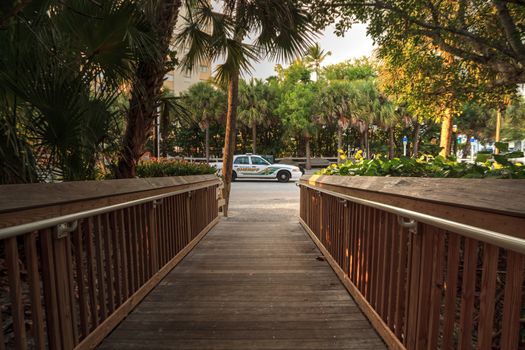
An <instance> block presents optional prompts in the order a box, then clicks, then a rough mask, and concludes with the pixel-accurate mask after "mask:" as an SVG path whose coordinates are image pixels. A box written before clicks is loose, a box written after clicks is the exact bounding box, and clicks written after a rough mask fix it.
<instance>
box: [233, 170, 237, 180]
mask: <svg viewBox="0 0 525 350" xmlns="http://www.w3.org/2000/svg"><path fill="white" fill-rule="evenodd" d="M235 180H237V173H236V172H235V171H233V172H232V181H235Z"/></svg>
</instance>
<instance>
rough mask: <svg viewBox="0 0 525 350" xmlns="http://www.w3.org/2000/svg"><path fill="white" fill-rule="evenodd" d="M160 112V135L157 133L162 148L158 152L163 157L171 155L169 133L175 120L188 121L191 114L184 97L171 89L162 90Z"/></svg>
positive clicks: (179, 121) (178, 121) (177, 121)
mask: <svg viewBox="0 0 525 350" xmlns="http://www.w3.org/2000/svg"><path fill="white" fill-rule="evenodd" d="M159 114H160V115H159V117H160V118H159V121H160V128H159V129H160V135H157V137H158V136H160V138H161V142H159V146H160V150H159V152H158V153H159V154H160V155H161V156H163V157H167V156H168V155H169V154H168V141H169V133H170V130H172V129H173V124H174V122H176V123H179V124H181V123H188V122H189V121H190V120H191V116H190V113H189V112H188V110H187V109H186V106H184V105H183V103H182V98H181V97H180V96H174V95H173V94H172V93H171V92H170V91H169V90H162V93H161V97H160V99H159Z"/></svg>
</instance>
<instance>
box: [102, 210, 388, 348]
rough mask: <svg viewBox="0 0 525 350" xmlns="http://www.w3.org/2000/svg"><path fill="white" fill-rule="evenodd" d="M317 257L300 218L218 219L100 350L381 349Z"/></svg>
mask: <svg viewBox="0 0 525 350" xmlns="http://www.w3.org/2000/svg"><path fill="white" fill-rule="evenodd" d="M260 217H264V213H261V216H260ZM260 217H259V218H260ZM320 256H321V253H320V252H319V250H318V249H317V247H316V246H315V245H314V243H313V242H312V241H311V240H310V238H309V237H308V235H307V234H306V233H305V232H304V230H303V229H302V228H301V227H300V226H299V224H298V223H297V218H294V217H291V218H289V219H288V220H286V221H282V220H281V221H277V222H271V221H268V222H261V221H259V222H257V223H255V224H254V223H251V222H246V218H245V217H244V218H243V219H242V220H235V218H229V219H223V220H222V221H221V222H220V223H219V224H218V225H217V226H216V227H215V228H214V229H213V230H212V231H210V232H209V233H208V235H207V236H206V237H205V238H204V239H203V240H202V241H201V242H200V243H199V244H198V245H197V246H196V248H195V249H194V250H193V251H192V252H191V253H189V254H188V256H187V257H186V258H185V259H184V260H183V261H182V262H181V263H180V264H179V265H178V266H177V267H176V268H175V269H174V270H173V271H172V272H171V273H170V274H169V275H168V276H167V277H166V278H165V279H164V280H163V281H162V282H161V283H160V284H159V285H158V286H157V287H156V288H155V289H154V290H153V291H152V292H151V293H150V294H149V295H148V296H147V297H146V298H145V299H144V301H143V302H142V303H141V304H140V305H139V306H138V307H137V308H136V309H135V310H134V311H133V312H132V313H131V314H130V315H129V316H128V317H127V318H126V319H125V320H124V321H123V322H122V323H121V324H120V325H119V326H118V327H117V328H116V329H115V330H114V331H113V332H112V333H111V334H110V335H109V336H108V337H107V338H106V339H105V340H104V342H103V343H102V344H101V345H100V349H130V350H131V349H200V350H205V349H224V350H234V349H385V348H386V347H385V345H384V344H383V342H382V341H381V339H380V337H379V336H378V335H377V333H376V332H375V331H374V330H373V328H372V326H371V325H370V323H369V322H368V321H367V319H366V318H365V317H364V316H363V314H362V313H361V311H360V310H359V308H358V307H357V306H356V304H355V303H354V301H353V300H352V298H351V297H350V296H349V294H348V292H347V291H346V289H345V288H344V287H343V285H342V284H341V283H340V281H339V279H338V278H337V277H336V275H335V274H334V272H333V271H332V269H331V268H330V267H329V265H328V263H327V262H325V261H324V259H322V258H321V257H320Z"/></svg>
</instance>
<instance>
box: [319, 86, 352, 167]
mask: <svg viewBox="0 0 525 350" xmlns="http://www.w3.org/2000/svg"><path fill="white" fill-rule="evenodd" d="M354 95H355V91H354V87H353V84H352V82H349V81H345V80H336V81H332V82H330V83H329V84H326V85H323V86H322V88H321V92H320V94H319V112H320V113H319V114H320V119H321V122H323V123H328V124H332V125H336V127H337V149H338V150H340V149H342V148H343V132H344V131H345V130H346V129H347V128H348V126H349V125H350V120H351V114H352V103H353V99H355V97H354ZM340 160H341V159H340V156H338V158H337V161H338V163H339V162H340Z"/></svg>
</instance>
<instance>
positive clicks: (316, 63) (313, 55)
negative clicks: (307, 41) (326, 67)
mask: <svg viewBox="0 0 525 350" xmlns="http://www.w3.org/2000/svg"><path fill="white" fill-rule="evenodd" d="M331 55H332V52H330V51H325V50H323V49H322V48H321V46H319V43H316V44H315V45H313V46H310V47H309V48H308V50H306V54H305V56H304V61H305V63H306V64H307V66H308V67H310V68H313V70H314V72H315V80H319V72H320V68H321V63H322V62H323V61H324V60H325V59H326V57H328V56H331Z"/></svg>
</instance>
